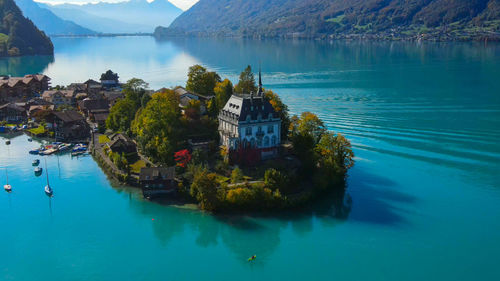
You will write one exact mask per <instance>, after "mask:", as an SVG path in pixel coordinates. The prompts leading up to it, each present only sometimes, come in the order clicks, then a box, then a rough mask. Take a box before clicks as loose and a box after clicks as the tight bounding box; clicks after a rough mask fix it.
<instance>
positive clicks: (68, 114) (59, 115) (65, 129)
mask: <svg viewBox="0 0 500 281" xmlns="http://www.w3.org/2000/svg"><path fill="white" fill-rule="evenodd" d="M52 116H53V120H54V125H53V128H54V133H55V134H54V135H55V138H56V140H58V141H78V140H84V139H87V138H88V137H89V136H90V127H89V125H88V124H87V122H86V121H85V117H84V116H83V115H81V114H80V113H78V112H77V111H74V110H68V111H56V112H53V113H52Z"/></svg>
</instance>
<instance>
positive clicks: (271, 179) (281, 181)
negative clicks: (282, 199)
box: [264, 168, 288, 191]
mask: <svg viewBox="0 0 500 281" xmlns="http://www.w3.org/2000/svg"><path fill="white" fill-rule="evenodd" d="M264 183H265V184H266V187H268V188H270V189H272V190H276V189H279V190H281V191H285V190H286V189H287V185H288V178H287V176H286V175H285V174H283V173H281V172H280V171H278V170H276V169H272V168H271V169H267V170H266V172H265V173H264Z"/></svg>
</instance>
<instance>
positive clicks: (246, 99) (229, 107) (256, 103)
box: [219, 95, 279, 122]
mask: <svg viewBox="0 0 500 281" xmlns="http://www.w3.org/2000/svg"><path fill="white" fill-rule="evenodd" d="M259 116H260V118H261V119H262V120H265V119H268V118H269V116H272V118H279V115H278V113H277V112H276V111H275V110H274V108H273V106H272V105H271V103H270V102H269V101H268V100H267V99H266V98H265V97H263V96H251V95H232V96H231V98H230V99H229V101H228V102H227V103H226V105H225V106H224V108H223V109H222V110H221V112H220V113H219V117H220V118H222V119H229V120H230V121H235V122H238V121H240V122H242V121H246V120H247V118H248V117H250V120H253V121H255V120H258V118H259Z"/></svg>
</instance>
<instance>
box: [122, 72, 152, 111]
mask: <svg viewBox="0 0 500 281" xmlns="http://www.w3.org/2000/svg"><path fill="white" fill-rule="evenodd" d="M148 87H149V85H148V83H146V82H145V81H144V80H142V79H138V78H132V79H130V80H128V81H127V83H125V85H123V93H124V94H125V99H128V100H131V101H133V102H134V105H135V108H136V109H138V108H139V107H141V106H145V105H146V104H147V102H148V101H149V100H150V99H151V98H150V97H149V95H148V94H146V89H147V88H148Z"/></svg>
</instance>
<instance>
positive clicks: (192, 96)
mask: <svg viewBox="0 0 500 281" xmlns="http://www.w3.org/2000/svg"><path fill="white" fill-rule="evenodd" d="M174 92H175V93H176V94H177V95H178V96H179V101H180V102H179V107H180V108H186V107H187V106H188V105H189V102H191V101H193V100H194V101H200V113H201V114H205V113H206V112H207V107H206V103H207V102H208V101H209V100H211V99H212V98H213V96H204V95H200V94H196V93H193V92H190V91H188V90H186V89H185V88H183V87H177V88H175V89H174Z"/></svg>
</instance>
